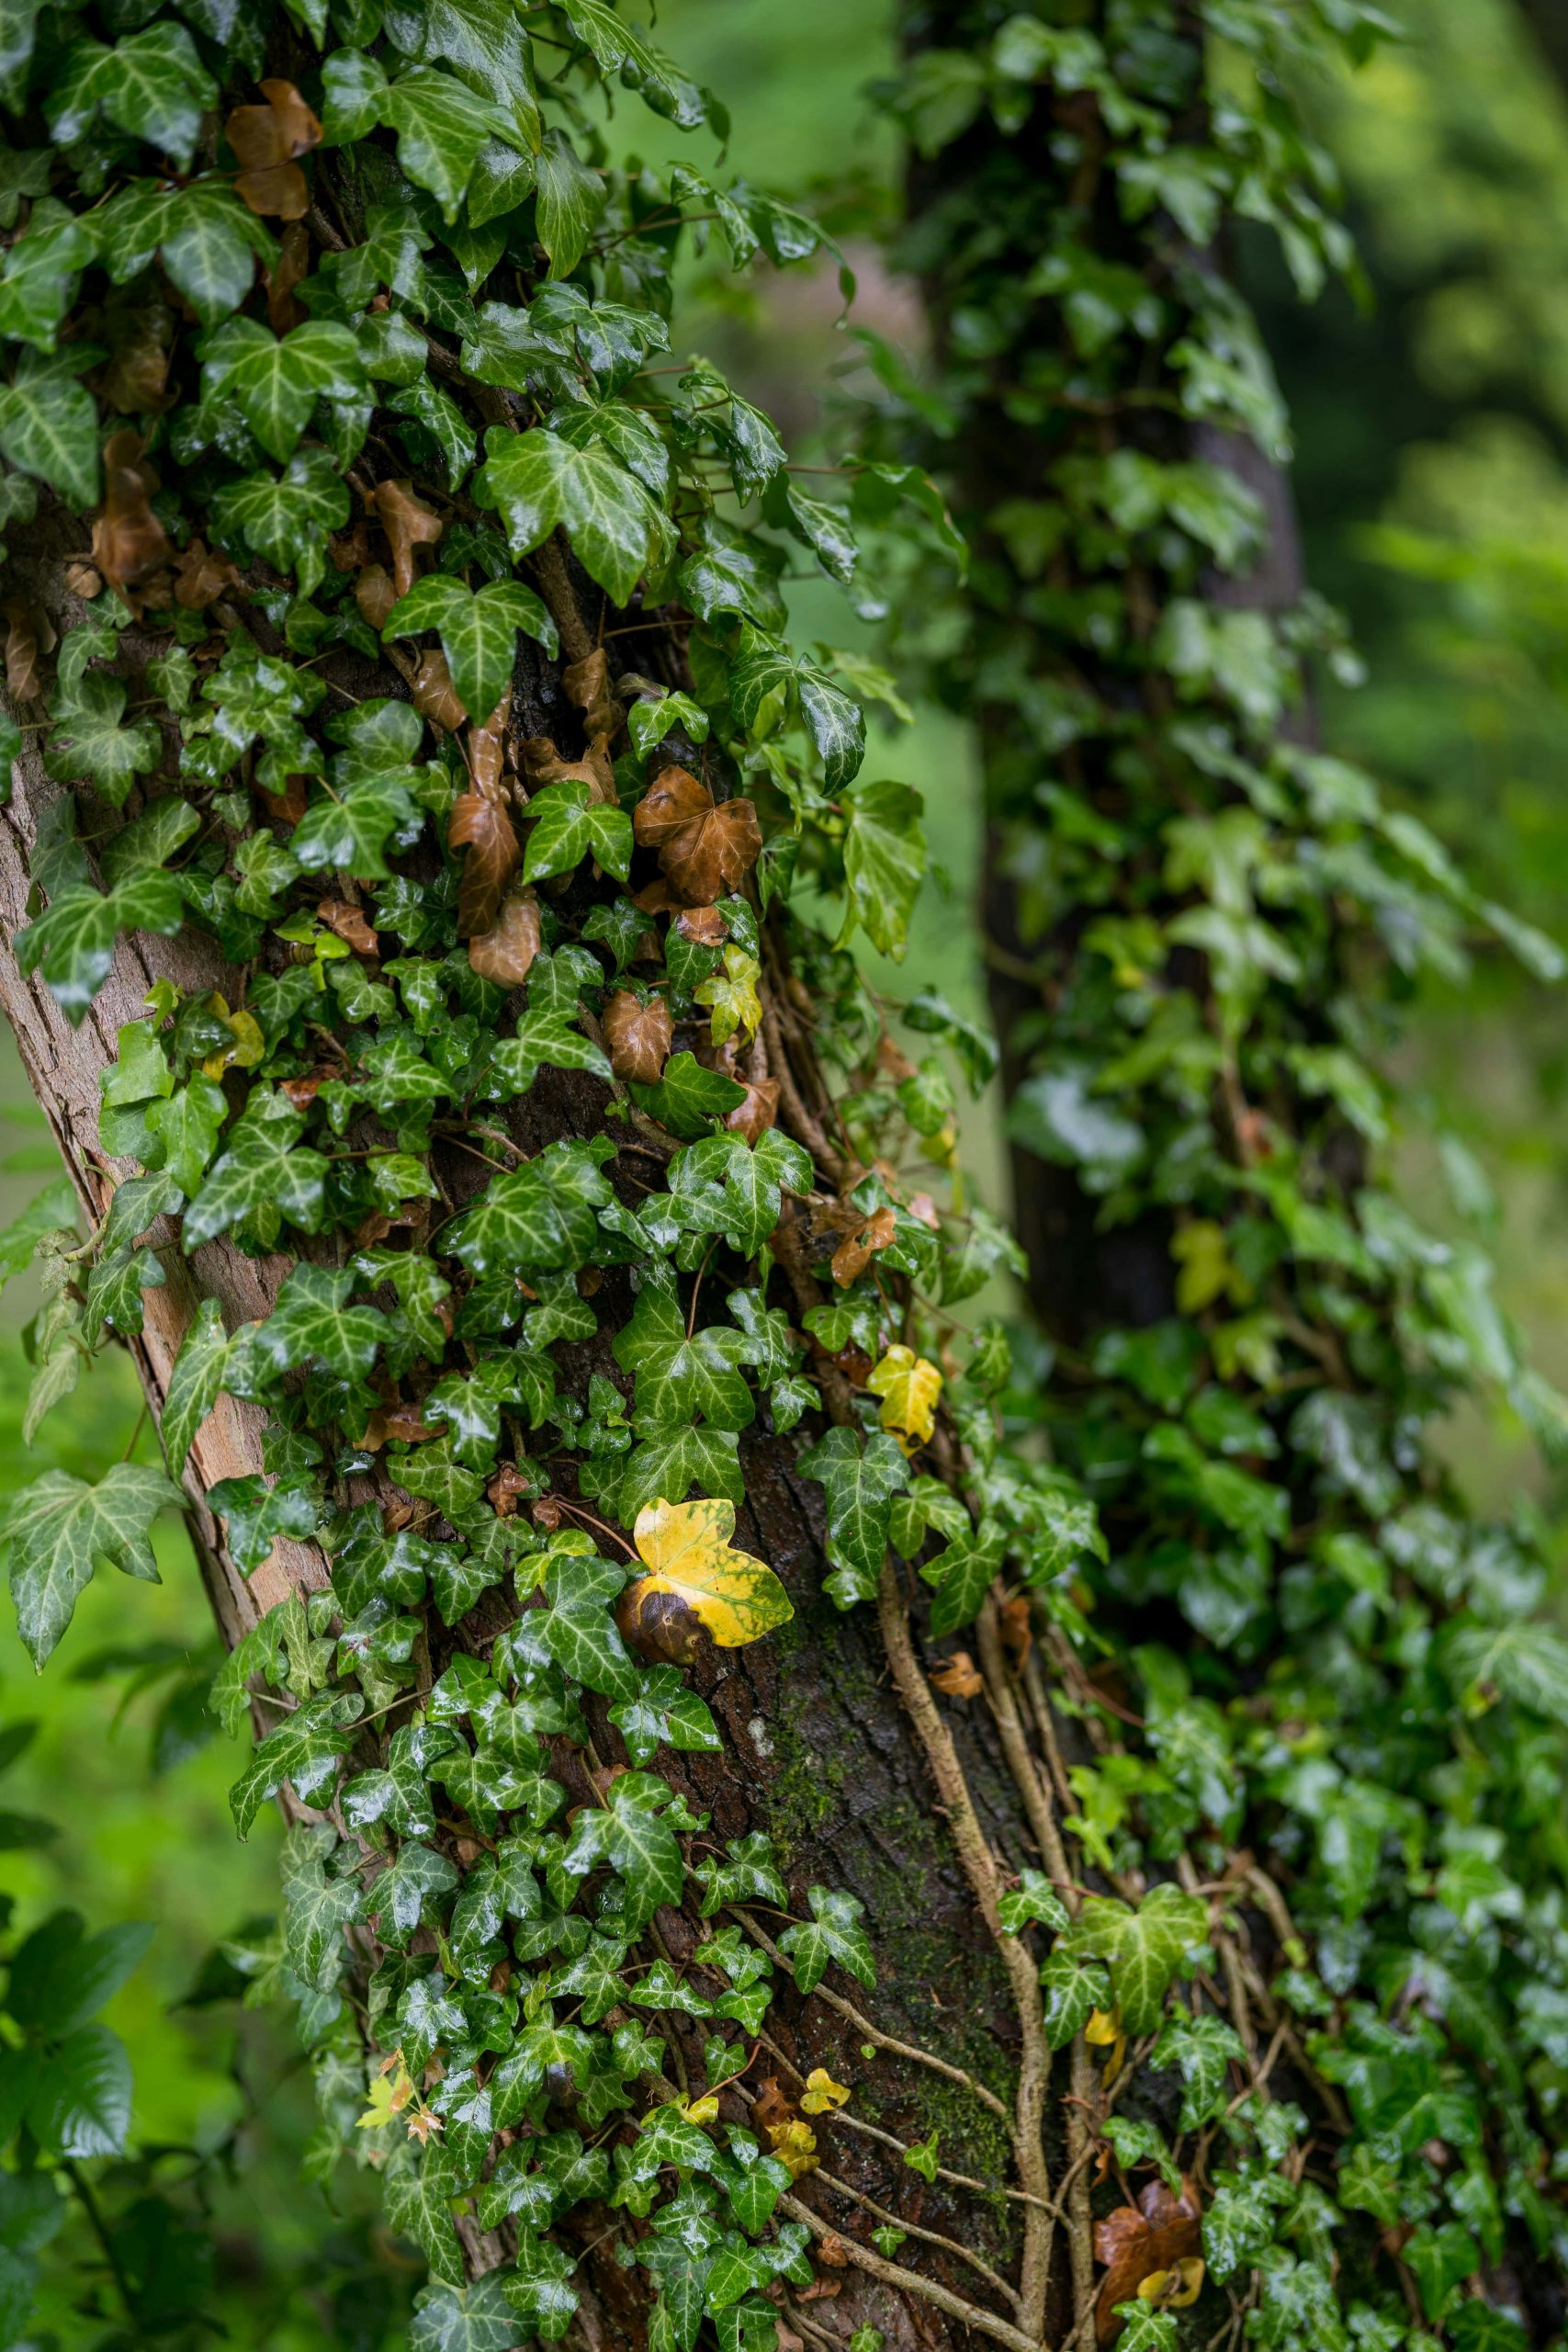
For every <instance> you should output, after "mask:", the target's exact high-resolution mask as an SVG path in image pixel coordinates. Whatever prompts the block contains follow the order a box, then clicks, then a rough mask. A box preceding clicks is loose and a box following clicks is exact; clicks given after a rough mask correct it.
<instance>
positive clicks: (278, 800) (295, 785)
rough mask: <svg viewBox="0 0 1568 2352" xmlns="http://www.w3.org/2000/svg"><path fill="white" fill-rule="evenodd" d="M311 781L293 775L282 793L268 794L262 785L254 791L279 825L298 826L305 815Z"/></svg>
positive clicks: (307, 777)
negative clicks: (306, 791)
mask: <svg viewBox="0 0 1568 2352" xmlns="http://www.w3.org/2000/svg"><path fill="white" fill-rule="evenodd" d="M309 783H310V777H309V776H304V775H291V776H290V777H289V778H288V783H287V785H286V786H285V788H284V789H283V791H281V792H268V790H267V789H266V787H265V785H260V784H258V785H255V786H253V787H252V789H253V790H254V793H255V795H256V797H257V798H258V799H259V800H260V802H261V804H262V807H263V808H264V809H265V810H266V813H267V815H268V816H269V817H276V819H277V820H278V822H279V824H283V825H297V824H298V823H299V820H300V818H301V817H302V816H303V815H304V814H305V787H306V786H307V785H308V784H309Z"/></svg>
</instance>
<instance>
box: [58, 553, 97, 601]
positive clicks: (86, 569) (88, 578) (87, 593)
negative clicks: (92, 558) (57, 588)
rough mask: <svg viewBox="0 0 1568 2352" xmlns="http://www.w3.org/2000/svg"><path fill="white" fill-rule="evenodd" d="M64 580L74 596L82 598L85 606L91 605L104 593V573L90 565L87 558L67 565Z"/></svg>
mask: <svg viewBox="0 0 1568 2352" xmlns="http://www.w3.org/2000/svg"><path fill="white" fill-rule="evenodd" d="M64 580H65V585H66V586H67V588H69V590H70V591H71V594H73V596H80V597H81V599H82V601H83V603H84V604H85V605H90V604H91V603H92V601H93V599H94V597H95V596H101V595H102V594H103V593H104V579H103V574H102V572H101V571H97V570H96V567H95V566H94V565H92V564H90V563H89V562H88V561H87V560H86V558H85V556H84V557H80V558H78V560H76V562H74V563H68V564H67V565H66V567H65V571H64Z"/></svg>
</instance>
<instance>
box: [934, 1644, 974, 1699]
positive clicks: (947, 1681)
mask: <svg viewBox="0 0 1568 2352" xmlns="http://www.w3.org/2000/svg"><path fill="white" fill-rule="evenodd" d="M930 1679H931V1688H932V1689H933V1690H934V1691H941V1692H942V1697H943V1698H944V1699H977V1698H978V1697H979V1695H980V1693H981V1691H983V1690H984V1689H985V1687H986V1686H985V1683H984V1682H983V1681H982V1680H981V1679H980V1677H979V1676H978V1675H977V1674H976V1671H975V1661H974V1659H973V1658H972V1657H970V1655H969V1653H968V1651H967V1650H954V1651H953V1656H952V1657H950V1658H945V1659H944V1660H943V1661H942V1665H941V1666H933V1667H932V1668H931V1677H930Z"/></svg>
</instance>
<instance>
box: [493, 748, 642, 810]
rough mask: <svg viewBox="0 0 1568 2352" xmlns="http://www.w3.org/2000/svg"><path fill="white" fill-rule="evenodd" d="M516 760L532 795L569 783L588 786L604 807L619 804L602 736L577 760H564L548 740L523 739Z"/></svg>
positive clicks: (612, 770)
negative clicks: (552, 785) (547, 786)
mask: <svg viewBox="0 0 1568 2352" xmlns="http://www.w3.org/2000/svg"><path fill="white" fill-rule="evenodd" d="M518 758H519V760H520V762H521V763H522V768H523V774H524V775H525V778H526V780H527V783H528V786H529V788H530V790H532V791H534V792H537V791H539V790H541V789H542V787H543V786H545V785H547V784H563V783H566V782H568V781H569V780H570V781H572V782H575V783H578V784H585V785H587V786H588V788H589V790H590V791H591V792H592V795H593V797H594V799H595V800H598V801H603V802H604V804H605V805H606V807H615V806H616V805H618V803H619V799H620V795H619V794H618V793H617V792H616V790H615V769H614V768H613V767H612V765H611V763H610V755H609V752H608V750H607V749H606V746H605V739H604V736H602V735H601V736H599V737H597V738H596V739H595V740H594V741H593V742H592V743H590V745H589V746H588V749H587V751H586V752H584V753H583V755H582V757H581V759H580V760H563V759H562V758H561V755H560V753H559V752H558V751H557V749H556V747H555V745H554V744H553V743H552V742H551V741H549V739H548V737H547V736H544V735H526V736H525V737H524V739H523V741H522V742H521V743H520V744H519V745H518Z"/></svg>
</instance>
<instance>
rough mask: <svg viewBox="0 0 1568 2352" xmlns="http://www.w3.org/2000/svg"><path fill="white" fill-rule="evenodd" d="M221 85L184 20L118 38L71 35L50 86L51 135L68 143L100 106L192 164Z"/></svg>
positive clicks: (178, 165) (185, 166) (175, 158)
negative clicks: (204, 119)
mask: <svg viewBox="0 0 1568 2352" xmlns="http://www.w3.org/2000/svg"><path fill="white" fill-rule="evenodd" d="M217 103H218V85H217V84H216V83H215V82H214V81H213V79H212V77H211V75H210V74H209V73H208V71H207V69H206V67H205V66H204V65H203V64H202V62H201V59H200V58H199V56H198V55H197V47H196V43H195V41H194V40H192V39H191V37H190V34H189V33H188V32H187V31H186V28H185V26H184V25H178V24H168V23H164V24H156V25H149V26H147V27H146V28H144V29H143V30H142V31H141V32H136V33H131V34H130V35H129V37H128V38H127V39H126V40H120V41H117V42H116V43H115V45H114V47H113V48H112V49H109V48H107V47H106V46H105V44H104V43H103V42H102V41H96V40H73V42H72V43H71V45H70V47H69V48H68V49H67V50H66V51H65V54H64V58H63V60H62V65H61V71H60V73H59V74H58V75H57V76H56V79H55V81H54V83H53V85H52V86H51V90H50V94H49V104H48V119H49V130H50V136H51V139H54V140H56V141H59V142H60V144H62V146H70V145H72V144H73V142H74V141H76V140H78V139H80V138H81V137H82V134H83V133H84V131H85V130H88V129H89V128H90V126H91V124H92V122H93V119H94V118H95V116H96V115H97V114H98V113H100V112H102V113H103V114H104V115H105V116H106V117H107V119H108V120H109V121H110V122H112V123H113V124H114V126H115V128H116V130H123V131H127V132H129V134H130V137H131V138H133V139H141V140H145V141H146V142H147V144H148V145H149V146H150V147H154V148H156V149H157V150H158V152H159V153H160V154H164V155H166V156H167V157H168V158H169V161H170V162H171V163H172V164H174V166H175V170H176V171H178V172H180V173H185V172H187V171H188V170H189V169H190V160H191V153H192V150H193V149H194V147H195V145H196V141H197V133H198V132H199V130H200V129H201V118H202V115H203V113H204V112H205V110H206V109H207V108H208V107H212V106H216V104H217Z"/></svg>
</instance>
